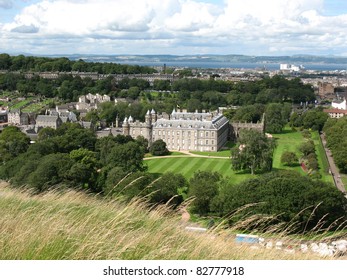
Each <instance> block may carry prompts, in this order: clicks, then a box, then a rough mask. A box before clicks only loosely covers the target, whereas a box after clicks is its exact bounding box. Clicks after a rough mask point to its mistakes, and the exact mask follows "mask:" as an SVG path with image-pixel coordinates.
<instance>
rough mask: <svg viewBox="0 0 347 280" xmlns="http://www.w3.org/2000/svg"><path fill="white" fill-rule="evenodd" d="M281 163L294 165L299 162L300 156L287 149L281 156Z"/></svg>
mask: <svg viewBox="0 0 347 280" xmlns="http://www.w3.org/2000/svg"><path fill="white" fill-rule="evenodd" d="M281 163H282V164H283V165H287V166H294V165H296V164H297V163H298V157H297V156H296V154H295V153H293V152H288V151H285V152H284V153H283V154H282V156H281Z"/></svg>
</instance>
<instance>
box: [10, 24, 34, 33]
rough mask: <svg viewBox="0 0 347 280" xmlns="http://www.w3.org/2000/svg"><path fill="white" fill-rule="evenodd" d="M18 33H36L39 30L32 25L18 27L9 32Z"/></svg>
mask: <svg viewBox="0 0 347 280" xmlns="http://www.w3.org/2000/svg"><path fill="white" fill-rule="evenodd" d="M11 31H12V32H18V33H37V32H38V31H39V29H38V28H37V27H36V26H34V25H20V26H17V27H15V28H13V29H12V30H11Z"/></svg>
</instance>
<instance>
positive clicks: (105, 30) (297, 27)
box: [0, 0, 347, 56]
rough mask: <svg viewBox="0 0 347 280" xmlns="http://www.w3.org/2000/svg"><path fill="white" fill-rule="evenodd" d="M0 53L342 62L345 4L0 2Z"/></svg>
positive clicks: (274, 0)
mask: <svg viewBox="0 0 347 280" xmlns="http://www.w3.org/2000/svg"><path fill="white" fill-rule="evenodd" d="M0 53H9V54H18V53H24V54H28V53H30V54H34V55H40V54H41V55H43V54H46V55H48V54H100V55H101V54H105V55H136V54H137V55H141V54H147V55H148V54H172V55H194V54H200V55H202V54H220V55H225V54H241V55H254V56H261V55H271V56H281V55H295V54H310V55H324V56H327V55H329V56H330V55H334V56H347V1H346V0H50V1H47V0H45V1H42V0H0Z"/></svg>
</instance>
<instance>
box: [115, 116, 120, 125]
mask: <svg viewBox="0 0 347 280" xmlns="http://www.w3.org/2000/svg"><path fill="white" fill-rule="evenodd" d="M116 127H119V118H118V116H117V117H116Z"/></svg>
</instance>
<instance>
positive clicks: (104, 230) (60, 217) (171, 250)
mask: <svg viewBox="0 0 347 280" xmlns="http://www.w3.org/2000/svg"><path fill="white" fill-rule="evenodd" d="M0 211H1V216H0V259H3V260H5V259H91V260H94V259H180V260H185V259H316V258H319V257H318V256H316V255H310V254H300V253H296V254H288V253H284V252H283V251H279V250H269V249H258V250H254V249H253V250H252V249H250V248H249V247H248V246H245V245H243V246H240V245H236V244H235V243H234V236H233V235H231V234H229V233H227V232H226V231H224V230H217V229H215V230H212V231H210V232H209V233H204V234H198V233H193V232H187V231H186V230H184V227H185V226H186V224H185V223H184V222H183V221H182V220H181V217H180V214H179V213H178V212H173V211H171V210H169V209H167V208H166V207H165V206H161V207H158V208H155V209H151V210H148V209H147V208H146V206H145V204H144V202H141V201H139V200H134V201H132V202H131V203H129V204H126V205H125V204H122V203H120V202H117V201H106V200H105V199H102V200H101V199H99V198H98V197H96V196H89V195H86V194H84V193H78V192H74V191H68V192H64V193H59V192H46V193H45V194H41V195H31V194H30V193H29V192H27V191H19V190H18V189H17V190H13V189H11V188H9V187H8V185H7V184H5V183H0ZM282 238H284V237H283V236H282Z"/></svg>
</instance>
